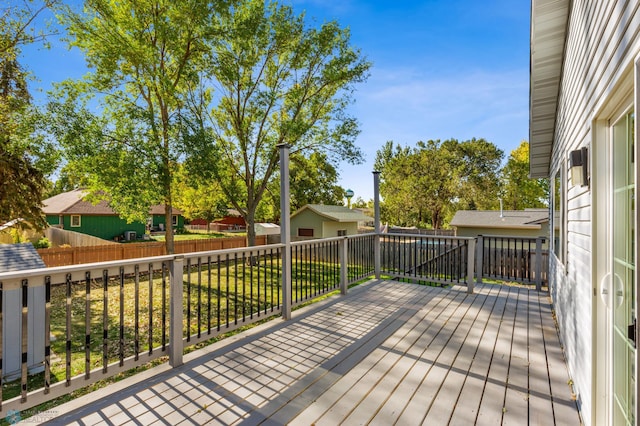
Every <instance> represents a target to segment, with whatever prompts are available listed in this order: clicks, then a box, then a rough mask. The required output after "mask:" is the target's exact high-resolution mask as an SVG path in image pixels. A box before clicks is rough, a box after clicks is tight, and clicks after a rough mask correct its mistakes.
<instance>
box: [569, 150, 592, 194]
mask: <svg viewBox="0 0 640 426" xmlns="http://www.w3.org/2000/svg"><path fill="white" fill-rule="evenodd" d="M587 165H588V157H587V148H586V147H582V148H580V149H578V150H576V151H571V152H570V153H569V167H570V168H571V183H572V184H573V185H575V186H577V185H580V186H588V185H589V175H588V167H587Z"/></svg>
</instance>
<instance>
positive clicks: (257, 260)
mask: <svg viewBox="0 0 640 426" xmlns="http://www.w3.org/2000/svg"><path fill="white" fill-rule="evenodd" d="M260 264H261V262H260V251H258V256H257V258H256V269H257V271H256V272H257V273H258V278H257V280H258V286H257V290H258V307H257V311H256V313H257V314H258V317H259V316H260V314H261V313H262V310H261V309H262V308H261V307H260V284H261V281H260ZM251 287H252V288H253V286H251ZM264 294H265V295H266V294H267V287H266V286H265V288H264ZM265 309H266V303H265Z"/></svg>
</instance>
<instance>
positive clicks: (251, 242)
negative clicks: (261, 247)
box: [245, 209, 256, 247]
mask: <svg viewBox="0 0 640 426" xmlns="http://www.w3.org/2000/svg"><path fill="white" fill-rule="evenodd" d="M248 210H249V209H248ZM255 218H256V214H255V211H250V210H249V211H247V217H246V218H245V222H246V223H247V247H253V246H255V245H256V227H255V222H256V219H255Z"/></svg>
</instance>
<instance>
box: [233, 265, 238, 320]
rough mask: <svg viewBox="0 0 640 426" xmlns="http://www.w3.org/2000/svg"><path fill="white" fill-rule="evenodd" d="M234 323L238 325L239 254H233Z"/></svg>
mask: <svg viewBox="0 0 640 426" xmlns="http://www.w3.org/2000/svg"><path fill="white" fill-rule="evenodd" d="M233 323H234V324H235V325H237V324H238V253H234V254H233Z"/></svg>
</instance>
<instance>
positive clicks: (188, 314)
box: [187, 259, 191, 342]
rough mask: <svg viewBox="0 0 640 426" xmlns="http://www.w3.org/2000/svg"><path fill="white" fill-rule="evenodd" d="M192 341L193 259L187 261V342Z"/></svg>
mask: <svg viewBox="0 0 640 426" xmlns="http://www.w3.org/2000/svg"><path fill="white" fill-rule="evenodd" d="M190 341H191V259H187V342H190Z"/></svg>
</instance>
